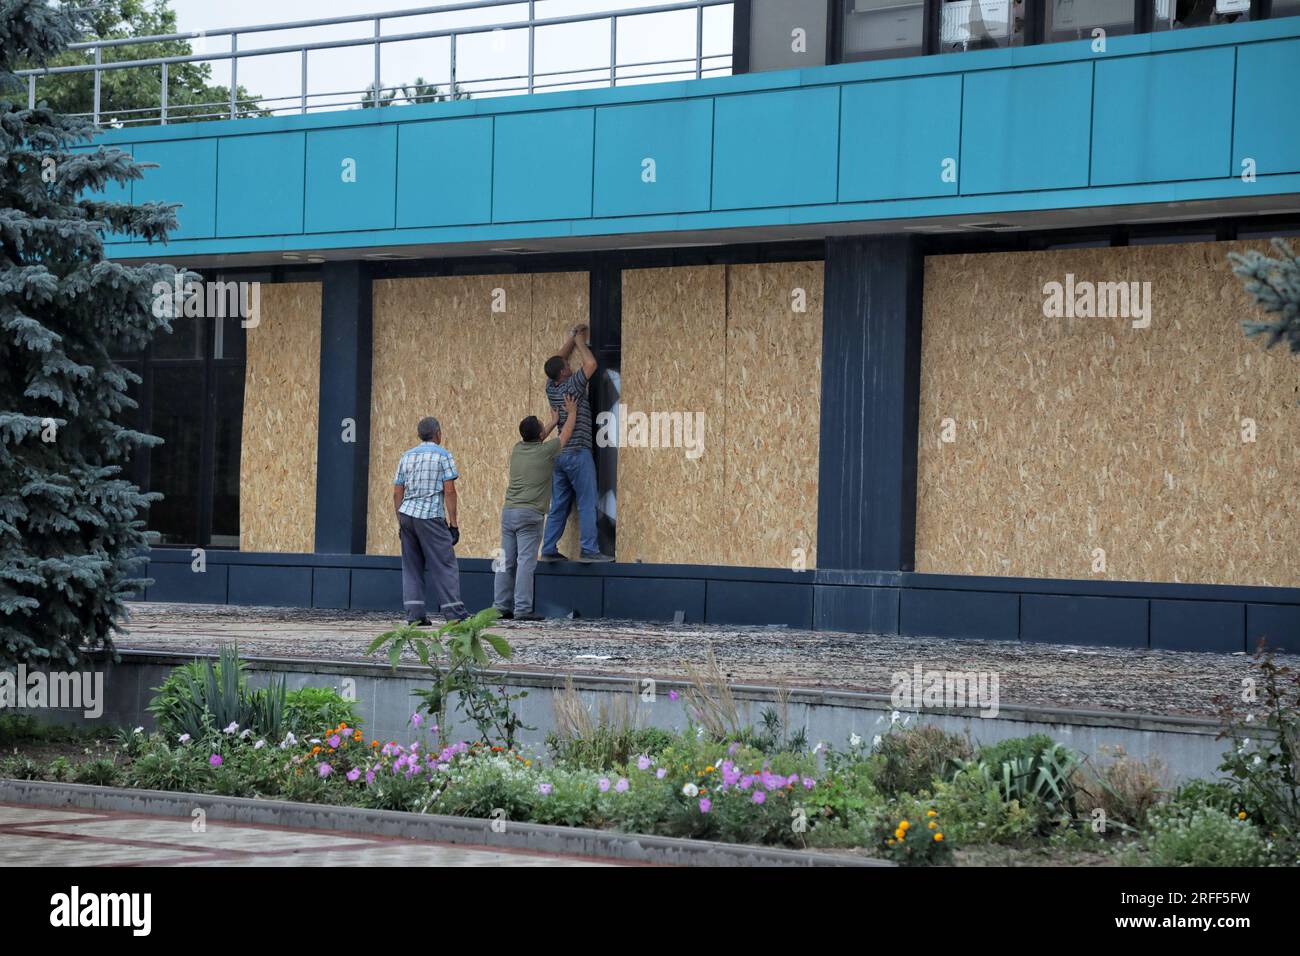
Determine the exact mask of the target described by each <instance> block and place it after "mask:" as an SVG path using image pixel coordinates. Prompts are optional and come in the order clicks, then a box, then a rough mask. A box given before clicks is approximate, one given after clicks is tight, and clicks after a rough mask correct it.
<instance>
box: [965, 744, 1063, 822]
mask: <svg viewBox="0 0 1300 956" xmlns="http://www.w3.org/2000/svg"><path fill="white" fill-rule="evenodd" d="M961 766H962V769H966V770H970V771H971V772H972V773H978V774H979V775H981V776H983V777H984V778H985V779H987V780H989V781H991V782H992V783H993V784H994V785H995V786H996V787H997V788H998V791H999V792H1000V793H1001V795H1002V799H1003V800H1006V801H1012V800H1015V801H1017V802H1018V803H1020V805H1021V806H1026V807H1028V806H1034V807H1036V808H1038V810H1039V819H1040V829H1045V828H1047V827H1048V826H1051V825H1054V824H1057V823H1059V822H1061V821H1062V820H1069V819H1073V818H1074V817H1076V816H1077V815H1078V814H1077V807H1076V803H1075V797H1076V794H1077V792H1078V784H1077V782H1076V780H1075V772H1076V771H1077V770H1078V768H1079V755H1078V754H1076V753H1075V752H1074V751H1073V750H1070V749H1069V748H1068V747H1066V746H1064V745H1063V744H1058V743H1056V742H1055V741H1054V740H1052V738H1051V737H1048V736H1047V735H1046V734H1032V735H1030V736H1028V737H1013V738H1011V739H1009V740H1002V741H999V742H998V743H996V744H993V745H991V746H988V747H984V748H982V749H981V750H980V753H979V759H978V760H976V761H974V762H973V763H964V762H963V763H962V764H961Z"/></svg>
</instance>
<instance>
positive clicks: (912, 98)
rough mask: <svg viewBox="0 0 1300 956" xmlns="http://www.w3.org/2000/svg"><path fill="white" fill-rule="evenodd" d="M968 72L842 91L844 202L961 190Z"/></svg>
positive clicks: (950, 193)
mask: <svg viewBox="0 0 1300 956" xmlns="http://www.w3.org/2000/svg"><path fill="white" fill-rule="evenodd" d="M961 82H962V79H961V76H960V75H959V74H957V75H950V76H923V77H918V78H916V79H907V80H879V81H877V82H874V83H853V84H850V85H848V86H845V87H844V88H843V90H842V92H841V94H840V195H839V199H840V202H860V201H869V200H873V199H910V198H913V197H918V196H955V195H957V154H958V153H959V152H960V151H961Z"/></svg>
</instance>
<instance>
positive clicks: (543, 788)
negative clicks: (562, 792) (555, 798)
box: [537, 783, 553, 797]
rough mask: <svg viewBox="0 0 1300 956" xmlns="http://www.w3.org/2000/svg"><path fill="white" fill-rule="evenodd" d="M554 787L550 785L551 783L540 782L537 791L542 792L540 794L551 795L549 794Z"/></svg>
mask: <svg viewBox="0 0 1300 956" xmlns="http://www.w3.org/2000/svg"><path fill="white" fill-rule="evenodd" d="M552 789H553V788H552V787H551V785H550V784H549V783H539V784H538V785H537V792H538V793H540V794H541V795H542V796H544V797H549V796H550V795H551V790H552Z"/></svg>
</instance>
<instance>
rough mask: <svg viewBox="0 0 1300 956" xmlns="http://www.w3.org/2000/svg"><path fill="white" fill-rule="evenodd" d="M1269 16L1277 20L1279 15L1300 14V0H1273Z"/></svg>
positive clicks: (1290, 15)
mask: <svg viewBox="0 0 1300 956" xmlns="http://www.w3.org/2000/svg"><path fill="white" fill-rule="evenodd" d="M1269 16H1271V17H1273V19H1275V20H1276V19H1277V18H1278V17H1294V16H1300V0H1273V10H1272V12H1271V13H1270V14H1269Z"/></svg>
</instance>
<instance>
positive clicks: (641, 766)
mask: <svg viewBox="0 0 1300 956" xmlns="http://www.w3.org/2000/svg"><path fill="white" fill-rule="evenodd" d="M636 769H638V770H649V769H650V758H649V757H647V756H646V755H645V754H642V755H641V756H640V757H637V759H636Z"/></svg>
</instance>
